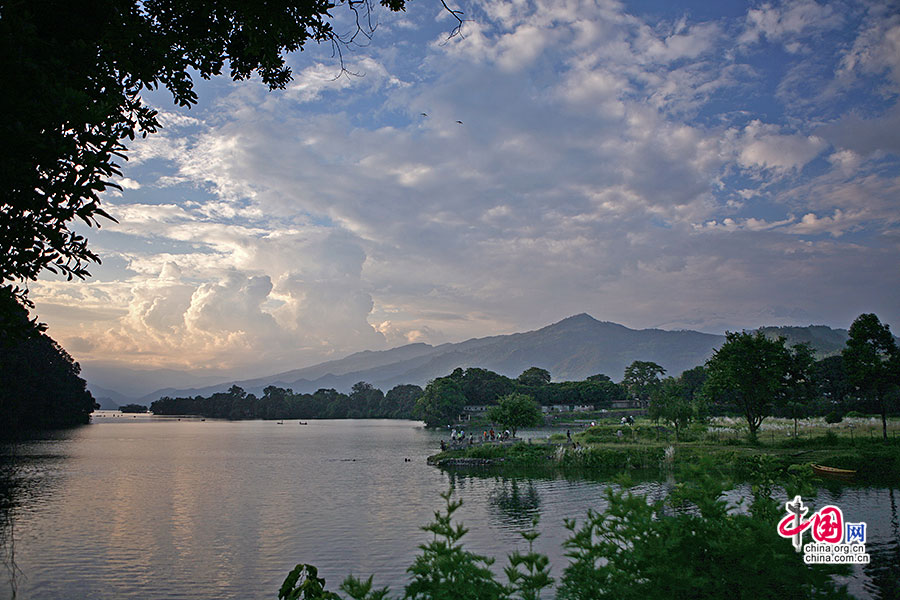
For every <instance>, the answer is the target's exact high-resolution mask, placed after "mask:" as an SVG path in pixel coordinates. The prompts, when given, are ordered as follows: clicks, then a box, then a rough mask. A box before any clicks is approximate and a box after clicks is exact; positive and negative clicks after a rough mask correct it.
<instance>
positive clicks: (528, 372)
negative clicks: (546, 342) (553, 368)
mask: <svg viewBox="0 0 900 600" xmlns="http://www.w3.org/2000/svg"><path fill="white" fill-rule="evenodd" d="M516 381H518V382H519V383H521V384H522V385H533V386H540V385H547V384H548V383H550V371H548V370H547V369H542V368H540V367H530V368H528V369H525V370H524V371H522V374H521V375H519V377H518V378H517V379H516Z"/></svg>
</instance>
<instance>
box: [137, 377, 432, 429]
mask: <svg viewBox="0 0 900 600" xmlns="http://www.w3.org/2000/svg"><path fill="white" fill-rule="evenodd" d="M416 390H418V394H417V395H416ZM421 394H422V388H420V387H419V386H416V385H407V386H397V387H395V388H393V389H392V390H391V391H389V392H388V393H387V395H386V396H385V395H384V394H383V393H382V392H381V390H379V389H377V388H374V387H372V385H371V384H368V383H366V382H364V381H361V382H359V383H357V384H356V385H354V386H353V391H352V392H351V393H350V395H347V394H341V393H339V392H337V391H336V390H333V389H320V390H317V391H316V393H314V394H295V393H294V392H293V391H292V390H290V389H284V388H279V387H275V386H273V385H270V386H269V387H267V388H265V389H264V390H263V395H262V397H261V398H257V397H256V396H255V395H254V394H248V393H246V392H245V391H244V390H243V389H242V388H240V387H238V386H236V385H233V386H231V388H230V389H229V390H228V391H227V392H217V393H215V394H212V395H211V396H207V397H204V396H195V397H193V398H191V397H188V398H171V397H169V396H164V397H162V398H160V399H159V400H156V401H154V402H153V403H152V404H151V405H150V412H152V413H153V414H156V415H199V416H203V417H210V418H217V419H233V420H240V419H412V418H413V405H414V404H415V400H416V399H418V397H419V396H420V395H421ZM414 395H415V398H413V396H414Z"/></svg>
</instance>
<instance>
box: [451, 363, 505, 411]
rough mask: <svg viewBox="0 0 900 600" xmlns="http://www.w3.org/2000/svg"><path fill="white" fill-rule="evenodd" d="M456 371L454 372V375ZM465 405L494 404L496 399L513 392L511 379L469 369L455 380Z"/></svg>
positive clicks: (474, 368) (475, 368) (472, 368)
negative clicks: (464, 399) (460, 389)
mask: <svg viewBox="0 0 900 600" xmlns="http://www.w3.org/2000/svg"><path fill="white" fill-rule="evenodd" d="M455 372H456V371H454V373H455ZM457 381H458V382H459V385H460V387H461V388H462V391H463V394H465V396H466V403H467V404H475V405H486V404H494V403H496V402H497V398H499V397H501V396H505V395H506V394H509V393H511V392H512V391H513V389H514V387H515V385H514V384H513V381H512V379H510V378H509V377H506V376H505V375H500V374H499V373H494V372H493V371H489V370H488V369H479V368H477V367H470V368H468V369H466V370H465V371H464V372H463V373H462V374H461V375H460V376H459V378H457Z"/></svg>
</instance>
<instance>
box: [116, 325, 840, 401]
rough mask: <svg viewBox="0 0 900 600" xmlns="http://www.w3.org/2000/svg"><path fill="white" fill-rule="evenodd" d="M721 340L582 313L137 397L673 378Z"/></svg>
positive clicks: (836, 337)
mask: <svg viewBox="0 0 900 600" xmlns="http://www.w3.org/2000/svg"><path fill="white" fill-rule="evenodd" d="M761 330H762V331H764V332H765V333H766V335H772V336H776V335H782V336H784V337H786V338H787V339H788V343H789V344H793V343H800V342H809V343H811V344H812V346H813V348H814V349H815V350H816V353H817V356H819V357H822V356H827V355H831V354H834V353H836V352H839V351H840V348H842V347H843V344H844V343H845V342H846V339H847V332H846V330H842V329H831V328H829V327H825V326H809V327H763V328H761ZM724 341H725V337H724V336H721V335H714V334H708V333H700V332H697V331H690V330H681V331H665V330H661V329H640V330H636V329H630V328H628V327H625V326H623V325H619V324H616V323H610V322H605V321H598V320H597V319H594V318H593V317H591V316H590V315H588V314H579V315H575V316H572V317H568V318H566V319H563V320H562V321H559V322H558V323H553V324H552V325H548V326H546V327H542V328H541V329H537V330H534V331H527V332H523V333H514V334H509V335H497V336H490V337H484V338H473V339H470V340H466V341H464V342H458V343H448V344H441V345H438V346H430V345H428V344H423V343H417V344H409V345H405V346H400V347H397V348H393V349H391V350H383V351H368V350H367V351H364V352H357V353H354V354H351V355H349V356H347V357H345V358H342V359H339V360H332V361H328V362H324V363H321V364H317V365H312V366H309V367H305V368H302V369H294V370H291V371H285V372H282V373H277V374H275V375H270V376H267V377H259V378H254V379H244V380H239V381H228V382H220V383H216V384H215V385H205V386H202V387H193V388H183V387H182V388H177V387H174V386H173V387H167V388H164V389H159V390H156V391H153V392H152V393H149V394H145V395H143V396H141V397H140V398H135V399H134V400H138V401H140V402H142V403H147V402H152V401H153V400H156V399H158V398H160V397H161V396H197V395H201V396H208V395H210V394H213V393H215V392H219V391H225V390H227V389H228V388H229V387H230V386H231V385H238V386H240V387H242V388H243V389H244V390H246V391H247V392H250V393H254V394H257V395H260V394H262V390H263V389H264V388H265V387H267V386H269V385H274V386H277V387H282V388H291V389H292V390H294V391H295V392H298V393H308V392H314V391H316V390H317V389H320V388H335V389H337V390H339V391H345V392H346V391H349V389H350V387H351V386H352V385H353V384H354V383H356V382H358V381H366V382H369V383H371V384H372V385H374V386H375V387H378V388H380V389H382V390H384V391H387V390H388V389H390V388H392V387H394V386H395V385H398V384H402V383H414V384H418V385H425V384H426V383H427V382H428V381H430V380H431V379H434V378H435V377H441V376H444V375H447V374H449V373H450V372H451V371H453V369H455V368H457V367H462V368H467V367H482V368H485V369H490V370H492V371H496V372H498V373H501V374H503V375H507V376H510V377H516V376H518V375H519V374H520V373H521V372H522V371H524V370H525V369H527V368H528V367H532V366H536V367H541V368H544V369H547V370H548V371H550V373H551V375H552V377H553V380H554V381H565V380H582V379H584V378H586V377H588V376H589V375H594V374H597V373H605V374H606V375H609V376H610V377H612V378H613V379H614V380H616V381H619V380H621V378H622V376H623V373H624V371H625V367H627V366H628V365H629V364H631V363H632V362H633V361H635V360H645V361H653V362H655V363H658V364H660V365H662V366H663V367H664V368H665V369H666V371H667V374H669V375H678V374H680V373H681V372H682V371H685V370H687V369H691V368H693V367H696V366H698V365H701V364H703V363H704V362H705V361H706V360H707V359H708V358H709V357H710V356H711V355H712V353H713V351H714V350H715V349H716V348H718V347H719V346H720V345H721V344H722V343H723V342H724ZM116 400H117V401H119V398H116Z"/></svg>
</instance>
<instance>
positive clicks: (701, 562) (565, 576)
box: [278, 460, 849, 600]
mask: <svg viewBox="0 0 900 600" xmlns="http://www.w3.org/2000/svg"><path fill="white" fill-rule="evenodd" d="M779 473H780V472H779V471H778V470H777V469H775V468H773V467H772V465H771V464H770V463H769V462H768V461H766V460H757V461H754V462H753V463H752V464H751V465H750V469H749V474H750V476H751V478H752V481H753V482H754V485H752V487H751V490H752V491H751V494H752V498H750V502H749V504H748V506H747V507H744V508H742V509H740V510H738V508H739V507H738V506H736V505H733V504H729V503H728V502H727V501H726V500H725V499H724V494H725V490H726V489H727V487H726V485H725V482H724V480H723V479H721V478H720V477H718V476H717V475H716V471H715V469H713V468H710V466H709V465H708V464H707V463H705V462H701V463H699V464H694V465H691V466H689V467H686V468H684V469H682V470H680V472H679V475H678V480H679V481H680V482H681V483H676V484H675V485H674V486H673V488H672V489H671V492H670V493H669V494H668V495H667V496H666V498H665V499H663V500H659V501H655V502H652V501H650V500H648V499H647V498H646V497H644V496H642V495H640V494H636V493H633V492H632V491H630V490H628V489H627V484H625V483H624V482H623V485H617V486H610V487H608V488H607V491H606V498H605V499H606V504H607V507H606V509H605V510H603V511H589V512H588V513H587V515H586V517H584V518H583V519H582V520H580V521H579V520H574V519H572V520H567V521H566V527H567V528H568V529H569V531H570V534H569V537H568V538H567V539H566V540H565V541H564V543H563V545H564V547H565V549H566V556H568V557H569V561H568V564H567V565H551V564H550V562H549V560H548V558H547V557H546V556H545V555H543V554H540V553H538V552H536V551H535V549H534V541H535V540H536V539H537V538H538V536H539V535H540V534H539V530H538V523H537V521H533V526H532V528H531V529H529V530H526V531H523V532H521V535H522V537H523V540H524V543H523V548H522V550H525V551H524V552H523V551H522V550H518V549H517V550H516V551H514V552H512V553H511V554H510V555H509V557H508V558H507V564H506V566H505V567H504V568H503V576H502V577H501V576H498V574H497V569H496V568H495V569H491V565H493V564H494V563H495V560H494V559H493V558H491V557H487V556H482V555H479V554H476V553H473V552H470V551H468V550H466V549H465V547H464V545H463V542H462V539H463V538H464V536H465V534H466V528H465V527H464V526H463V525H462V524H459V523H454V520H453V519H454V513H455V512H456V510H457V509H458V508H459V507H460V505H461V502H460V501H458V500H454V499H453V496H452V489H451V491H450V492H448V493H446V494H444V495H443V498H444V501H445V507H444V510H443V511H442V512H436V513H435V519H434V521H433V522H432V523H430V524H428V525H426V526H424V527H423V528H422V529H423V530H424V531H426V532H429V533H431V534H433V537H432V539H431V540H430V541H428V542H427V543H425V544H422V545H421V546H420V549H421V552H420V554H419V555H418V556H417V557H416V559H415V561H414V562H413V564H412V565H411V566H410V567H409V568H408V569H407V572H408V573H409V575H410V581H409V583H408V584H407V585H406V586H405V589H404V591H403V593H402V595H398V596H391V595H390V594H391V592H390V590H389V589H387V588H375V587H374V584H373V577H369V578H368V579H367V580H360V579H357V578H355V577H353V576H350V577H348V578H347V579H346V580H345V581H344V582H343V583H342V584H341V585H340V588H339V589H340V591H341V592H343V594H344V595H343V596H342V595H340V594H338V593H337V592H332V591H328V590H327V589H326V582H325V581H324V579H321V578H319V577H318V575H317V570H316V569H315V567H313V566H311V565H298V566H297V567H296V568H295V569H294V570H293V571H292V572H291V573H290V575H289V576H288V577H287V578H286V580H285V582H284V585H283V586H282V588H281V590H280V591H279V594H278V598H279V599H282V600H288V599H290V600H295V599H309V600H311V599H328V600H340V599H341V598H352V599H353V600H388V599H390V598H392V597H396V598H403V599H404V600H438V599H448V600H449V599H451V598H454V599H455V598H471V599H491V600H512V599H517V600H537V599H539V598H541V597H542V595H543V596H544V597H546V596H548V595H549V592H550V590H551V589H552V588H553V587H554V585H555V586H556V587H555V590H553V591H554V592H555V596H556V598H559V599H560V600H601V599H616V600H621V599H623V598H624V599H630V598H634V599H636V600H637V599H643V598H663V597H665V598H672V599H680V598H717V597H720V596H721V595H722V594H723V591H727V593H729V594H736V595H738V596H739V597H753V598H785V597H791V598H846V597H849V596H848V594H847V592H846V590H845V589H844V588H843V587H842V586H840V585H839V584H837V583H836V582H835V580H834V579H833V578H832V577H831V575H832V574H834V573H836V572H845V571H846V569H845V568H844V569H841V568H840V567H838V568H834V567H832V568H828V567H824V568H823V566H822V565H814V566H810V565H805V564H804V563H803V558H802V555H801V554H799V553H797V552H795V551H794V549H793V547H792V546H791V544H790V543H788V541H787V540H784V539H782V538H780V537H779V536H778V534H777V532H776V528H775V527H774V526H773V525H772V524H773V523H774V522H775V521H776V520H777V518H778V517H777V516H778V515H779V514H780V512H781V510H780V507H779V506H778V505H777V503H776V502H775V500H774V499H773V497H772V493H773V490H774V487H775V485H783V486H785V489H786V490H787V491H788V494H789V495H792V494H795V493H798V494H804V493H806V494H808V493H809V492H810V491H811V488H810V487H809V486H808V482H807V481H806V480H805V479H804V478H803V477H798V476H797V475H796V474H793V473H784V474H782V475H779ZM560 569H561V570H560Z"/></svg>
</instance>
